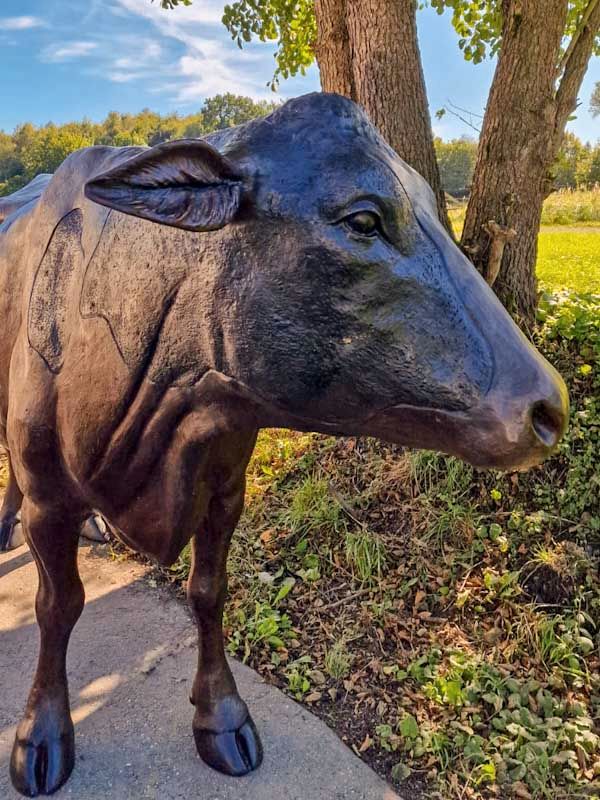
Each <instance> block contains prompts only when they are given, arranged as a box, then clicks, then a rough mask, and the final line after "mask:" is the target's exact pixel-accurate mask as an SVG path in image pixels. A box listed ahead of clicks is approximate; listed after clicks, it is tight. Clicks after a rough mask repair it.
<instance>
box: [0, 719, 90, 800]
mask: <svg viewBox="0 0 600 800" xmlns="http://www.w3.org/2000/svg"><path fill="white" fill-rule="evenodd" d="M37 727H38V726H37V725H35V723H34V724H33V726H32V720H29V719H25V720H23V722H22V723H21V725H19V728H18V729H17V736H16V739H15V744H14V746H13V751H12V756H11V760H10V778H11V781H12V784H13V786H14V787H15V789H16V790H17V791H18V792H20V793H21V794H23V795H25V797H38V795H44V794H52V793H53V792H56V791H57V789H60V787H61V786H62V785H63V784H64V783H65V781H66V780H67V779H68V777H69V775H70V774H71V772H72V771H73V767H74V766H75V736H74V731H73V726H72V725H71V727H70V729H69V730H67V731H65V732H63V733H56V732H54V731H52V732H49V733H46V734H44V733H43V732H42V731H40V730H39V729H38V730H36V728H37ZM22 731H23V733H22Z"/></svg>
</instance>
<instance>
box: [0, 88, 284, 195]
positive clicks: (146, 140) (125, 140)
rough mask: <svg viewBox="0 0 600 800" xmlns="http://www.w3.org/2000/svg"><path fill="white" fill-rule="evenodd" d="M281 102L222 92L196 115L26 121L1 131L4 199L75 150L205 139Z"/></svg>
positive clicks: (0, 171)
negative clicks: (44, 122) (57, 122)
mask: <svg viewBox="0 0 600 800" xmlns="http://www.w3.org/2000/svg"><path fill="white" fill-rule="evenodd" d="M278 105H279V103H275V102H267V101H264V100H263V101H260V102H256V101H254V100H252V99H251V98H249V97H243V96H240V95H234V94H222V95H216V96H215V97H210V98H208V99H207V100H205V102H204V104H203V105H202V107H201V109H200V110H199V111H198V112H197V113H196V114H190V115H188V116H179V115H178V114H167V115H161V114H157V113H156V112H154V111H150V110H149V109H144V110H143V111H141V112H140V113H139V114H119V113H117V112H116V111H112V112H111V113H110V114H109V115H108V116H107V117H106V119H105V120H104V121H103V122H99V123H95V122H90V121H89V120H83V121H82V122H69V123H67V124H65V125H54V124H52V123H49V124H48V125H44V126H42V127H35V126H34V125H32V124H31V123H29V122H27V123H25V124H23V125H19V126H18V127H17V128H16V129H15V131H14V132H13V133H12V134H8V133H4V132H2V131H0V195H3V194H10V193H11V192H14V191H16V190H17V189H20V188H21V187H22V186H24V185H25V184H26V183H28V182H29V181H30V180H31V179H32V178H34V177H35V176H36V175H39V174H40V173H42V172H54V171H55V170H56V168H57V167H58V166H59V165H60V164H61V163H62V162H63V161H64V160H65V158H66V157H67V156H68V155H69V153H72V152H73V151H74V150H78V149H79V148H81V147H88V146H90V145H95V144H103V145H110V146H113V147H123V146H127V145H151V146H153V145H157V144H160V143H161V142H166V141H169V140H170V139H181V138H188V137H190V138H194V137H199V136H204V135H206V134H207V133H210V132H211V131H214V130H219V129H221V128H228V127H231V126H233V125H239V124H241V123H243V122H247V121H248V120H250V119H254V118H255V117H260V116H264V115H265V114H268V113H270V112H271V111H273V110H274V109H275V108H277V107H278Z"/></svg>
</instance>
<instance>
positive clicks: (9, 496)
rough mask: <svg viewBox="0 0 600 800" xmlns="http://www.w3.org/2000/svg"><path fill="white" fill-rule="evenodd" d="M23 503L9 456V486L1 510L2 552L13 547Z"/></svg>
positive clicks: (0, 541)
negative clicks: (14, 534)
mask: <svg viewBox="0 0 600 800" xmlns="http://www.w3.org/2000/svg"><path fill="white" fill-rule="evenodd" d="M22 502H23V495H22V493H21V490H20V489H19V486H18V484H17V481H16V478H15V474H14V472H13V468H12V464H11V463H10V455H9V456H8V484H7V486H6V491H5V493H4V499H3V500H2V508H0V552H1V551H4V550H9V549H10V548H11V546H12V538H13V533H14V530H15V526H16V524H17V522H18V521H19V517H18V514H19V511H20V510H21V504H22Z"/></svg>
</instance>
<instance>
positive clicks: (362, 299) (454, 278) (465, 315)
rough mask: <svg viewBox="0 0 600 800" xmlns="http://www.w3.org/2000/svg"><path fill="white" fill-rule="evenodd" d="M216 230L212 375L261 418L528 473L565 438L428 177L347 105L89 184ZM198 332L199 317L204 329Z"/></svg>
mask: <svg viewBox="0 0 600 800" xmlns="http://www.w3.org/2000/svg"><path fill="white" fill-rule="evenodd" d="M86 194H87V196H88V197H89V198H90V199H92V200H94V201H96V202H99V203H102V204H104V205H107V206H109V207H111V208H114V209H117V210H118V211H122V212H124V213H126V214H133V215H136V216H139V217H143V218H146V219H149V220H152V221H154V222H157V223H159V224H163V225H170V226H175V227H178V228H183V229H185V230H189V231H192V232H194V233H192V234H190V235H200V236H205V237H212V240H211V241H212V242H213V249H214V250H215V252H216V253H217V255H218V261H219V270H218V272H219V274H218V276H216V278H215V285H216V286H217V291H216V292H215V293H214V294H215V296H216V297H220V298H221V301H222V306H223V309H225V308H226V309H227V310H226V312H225V310H223V312H220V311H219V309H218V308H217V309H215V314H214V315H211V316H212V318H213V321H212V323H211V324H213V325H216V326H217V328H218V336H219V341H220V342H221V347H220V351H221V353H222V354H224V355H223V357H222V360H221V362H220V363H219V364H218V365H208V366H212V367H213V368H217V367H218V369H219V370H222V371H223V372H225V373H226V374H227V375H228V376H230V377H232V378H234V379H235V381H236V382H237V383H238V384H243V385H244V386H245V387H247V389H248V390H249V392H250V393H251V394H252V395H253V396H254V397H255V398H257V399H258V403H259V405H261V404H262V406H263V407H264V417H263V419H262V420H261V424H273V423H274V422H276V423H277V424H286V425H288V426H289V427H295V428H301V429H314V430H321V431H332V432H336V433H347V434H358V435H361V434H362V435H372V436H378V437H381V438H383V439H386V440H388V441H392V442H396V443H399V444H404V445H408V446H414V447H423V448H431V449H436V450H442V451H444V452H447V453H451V454H455V455H458V456H460V457H462V458H464V459H466V460H468V461H470V462H472V463H474V464H476V465H481V466H497V467H504V468H509V467H515V468H516V467H525V466H528V465H531V464H534V463H537V462H539V461H541V460H542V459H543V458H544V457H545V456H546V455H548V453H550V452H551V451H552V449H553V448H554V447H555V446H556V444H557V442H558V441H559V439H560V437H561V435H562V433H563V431H564V428H565V425H566V421H567V416H568V397H567V392H566V388H565V385H564V383H563V381H562V379H561V378H560V376H559V375H558V374H557V373H556V371H555V370H554V369H553V368H552V367H551V366H550V365H549V364H548V363H547V362H546V361H545V360H544V359H543V358H542V356H541V355H540V354H539V353H538V352H537V351H536V350H535V349H534V348H533V347H532V346H531V344H530V343H529V342H528V341H527V340H526V338H525V337H524V336H523V335H522V333H521V332H520V331H519V329H518V328H517V326H516V325H515V324H514V322H513V321H512V320H511V318H510V316H509V315H508V314H507V313H506V311H505V310H504V308H503V307H502V306H501V304H500V303H499V302H498V300H497V299H496V297H495V295H494V293H493V292H492V291H491V289H490V288H489V287H488V286H487V285H486V283H485V282H484V281H483V279H482V278H481V277H480V275H479V274H478V273H477V271H476V270H475V269H474V267H473V266H472V265H471V263H470V262H469V261H468V260H467V259H466V258H465V256H464V255H463V254H462V253H461V251H460V250H459V249H458V247H457V246H456V245H455V244H454V243H453V241H452V240H451V238H450V237H449V236H448V234H447V233H446V231H445V230H444V228H443V227H442V225H441V224H440V222H439V220H438V217H437V213H436V206H435V199H434V196H433V193H432V192H431V190H430V188H429V187H428V185H427V184H426V183H425V181H424V180H423V179H422V178H421V177H420V176H419V175H418V174H417V173H416V172H415V171H414V170H412V169H411V168H410V167H409V166H408V165H407V164H405V163H404V162H403V161H402V160H401V159H400V158H399V157H398V156H397V155H396V153H394V152H393V151H392V150H391V149H390V148H389V147H388V146H387V145H386V143H385V142H384V141H383V140H382V138H381V137H380V135H379V134H378V133H377V131H376V130H375V129H374V128H373V126H372V125H371V123H370V122H369V121H368V119H367V118H366V116H365V115H364V113H363V112H362V111H361V110H360V109H359V108H358V107H357V106H356V105H355V104H354V103H352V102H351V101H349V100H346V99H344V98H341V97H339V96H337V95H329V94H314V95H307V96H304V97H300V98H298V99H296V100H292V101H290V102H288V103H286V104H285V105H284V106H282V108H281V109H279V110H277V111H276V112H275V113H273V114H271V115H270V116H269V117H266V118H264V119H261V120H257V121H254V122H252V123H249V124H247V125H245V126H241V127H240V128H238V129H233V130H231V131H226V132H222V133H219V134H216V135H214V136H213V137H209V139H208V141H201V140H185V141H179V142H173V143H169V144H165V145H160V146H158V147H155V148H152V149H149V150H147V151H146V152H144V153H142V154H140V155H137V156H135V157H133V158H132V159H130V160H128V161H126V162H125V163H124V164H122V165H121V166H119V167H117V168H116V169H113V170H112V171H110V172H108V173H105V174H103V175H100V176H98V177H96V178H95V179H94V180H92V181H90V182H89V183H88V184H87V186H86ZM201 324H202V321H201V320H199V325H201Z"/></svg>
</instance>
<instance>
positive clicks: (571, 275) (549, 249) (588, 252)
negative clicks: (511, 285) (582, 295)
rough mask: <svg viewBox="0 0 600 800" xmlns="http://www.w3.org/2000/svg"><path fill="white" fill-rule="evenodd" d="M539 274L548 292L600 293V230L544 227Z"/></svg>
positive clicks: (541, 236)
mask: <svg viewBox="0 0 600 800" xmlns="http://www.w3.org/2000/svg"><path fill="white" fill-rule="evenodd" d="M537 273H538V278H539V279H540V283H541V286H542V288H544V289H551V290H553V289H574V290H576V291H580V292H597V293H600V227H597V228H578V227H566V226H561V227H543V228H542V230H541V232H540V237H539V240H538V264H537Z"/></svg>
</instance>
